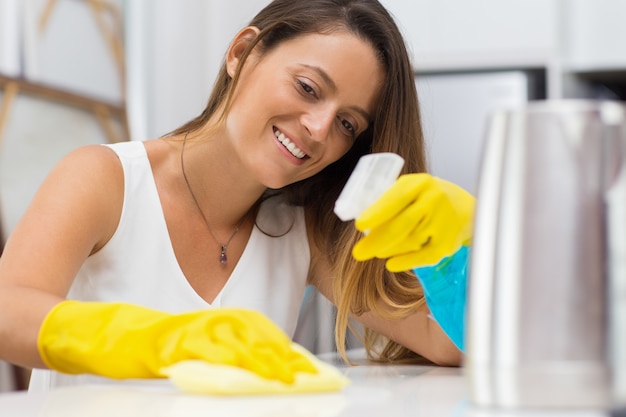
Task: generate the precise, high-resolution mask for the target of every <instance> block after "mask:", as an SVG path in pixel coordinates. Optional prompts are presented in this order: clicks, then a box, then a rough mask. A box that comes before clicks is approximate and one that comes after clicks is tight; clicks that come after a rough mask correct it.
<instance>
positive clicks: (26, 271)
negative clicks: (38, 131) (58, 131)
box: [0, 145, 124, 297]
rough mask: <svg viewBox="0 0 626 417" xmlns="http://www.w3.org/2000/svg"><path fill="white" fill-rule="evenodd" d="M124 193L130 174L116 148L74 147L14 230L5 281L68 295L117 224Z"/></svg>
mask: <svg viewBox="0 0 626 417" xmlns="http://www.w3.org/2000/svg"><path fill="white" fill-rule="evenodd" d="M123 199H124V174H123V170H122V167H121V163H120V161H119V159H118V158H117V156H116V155H115V153H114V152H113V151H112V150H111V149H109V148H108V147H105V146H101V145H94V146H86V147H81V148H78V149H76V150H74V151H72V152H70V153H69V154H68V155H66V156H65V157H64V158H62V159H61V161H59V163H57V165H56V166H55V167H54V168H53V169H52V171H51V172H50V173H49V175H48V176H47V177H46V179H45V180H44V181H43V183H42V184H41V186H40V187H39V189H38V190H37V192H36V193H35V195H34V197H33V198H32V200H31V203H30V205H29V206H28V208H27V209H26V211H25V212H24V213H23V215H22V217H21V219H20V221H19V222H18V223H17V225H16V227H15V228H14V229H13V230H12V231H11V234H10V236H9V239H8V240H7V243H6V246H5V251H4V253H3V256H2V262H0V281H1V282H2V283H5V284H7V285H8V284H12V285H19V286H23V287H30V288H37V289H39V290H43V291H46V292H49V293H53V294H56V295H57V296H60V297H64V296H65V295H66V294H67V291H68V290H69V288H70V285H71V283H72V281H73V279H74V277H75V275H76V273H77V272H78V270H79V268H80V266H81V265H82V263H83V262H84V261H85V259H86V258H87V257H88V256H89V255H90V254H93V253H94V252H96V251H98V250H99V248H101V247H102V246H103V245H104V244H105V243H106V242H107V241H108V240H109V239H110V237H111V236H112V235H113V233H114V232H115V230H116V229H117V225H118V223H119V219H120V215H121V211H122V206H123ZM33 253H35V254H37V256H35V257H33Z"/></svg>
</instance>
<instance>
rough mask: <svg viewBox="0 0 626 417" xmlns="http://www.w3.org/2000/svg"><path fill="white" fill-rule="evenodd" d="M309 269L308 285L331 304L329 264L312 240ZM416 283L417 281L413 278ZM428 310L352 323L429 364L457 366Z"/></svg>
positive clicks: (451, 347)
mask: <svg viewBox="0 0 626 417" xmlns="http://www.w3.org/2000/svg"><path fill="white" fill-rule="evenodd" d="M311 255H312V266H311V275H310V277H309V283H310V284H311V285H313V286H315V287H316V288H317V289H318V290H319V292H320V293H321V294H322V295H324V296H325V297H326V298H328V299H329V300H330V301H331V302H333V303H334V297H333V290H332V274H331V268H330V265H329V263H328V260H327V258H326V257H325V256H322V255H321V254H320V251H319V250H318V249H317V248H316V247H315V245H314V244H313V242H312V239H311ZM416 279H417V278H416ZM429 314H430V312H429V310H428V306H426V304H425V303H424V305H423V307H421V308H420V309H419V310H418V311H417V312H415V313H413V314H412V315H410V316H408V317H406V318H403V319H400V320H388V319H383V318H381V317H378V316H376V315H374V314H372V313H366V314H363V315H362V316H360V317H355V319H356V320H357V321H358V322H360V323H361V324H363V325H364V326H365V327H367V328H369V329H371V330H373V331H375V332H377V333H380V334H382V335H383V336H385V337H387V338H389V339H391V340H393V341H395V342H397V343H399V344H401V345H402V346H404V347H406V348H408V349H410V350H412V351H413V352H415V353H417V354H419V355H421V356H423V357H425V358H426V359H428V360H430V361H431V362H433V363H435V364H438V365H444V366H459V365H460V364H461V360H462V354H461V352H460V351H459V350H458V349H457V348H456V347H455V346H454V343H452V342H451V341H450V339H449V338H448V337H447V336H446V334H445V333H444V332H443V330H441V328H440V327H439V325H438V324H437V323H436V322H435V321H434V320H432V319H431V318H429V317H428V315H429Z"/></svg>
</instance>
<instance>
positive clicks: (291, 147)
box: [274, 128, 307, 159]
mask: <svg viewBox="0 0 626 417" xmlns="http://www.w3.org/2000/svg"><path fill="white" fill-rule="evenodd" d="M274 136H276V139H278V141H279V142H280V143H282V145H283V146H284V147H285V149H287V150H288V151H289V152H290V153H291V154H292V155H293V156H295V157H296V158H298V159H303V158H304V157H306V156H307V154H306V153H304V152H303V151H302V149H300V148H298V147H297V146H296V145H295V144H294V143H293V142H292V141H291V139H289V138H288V137H287V136H285V134H284V133H283V132H281V131H280V130H278V129H276V128H275V129H274Z"/></svg>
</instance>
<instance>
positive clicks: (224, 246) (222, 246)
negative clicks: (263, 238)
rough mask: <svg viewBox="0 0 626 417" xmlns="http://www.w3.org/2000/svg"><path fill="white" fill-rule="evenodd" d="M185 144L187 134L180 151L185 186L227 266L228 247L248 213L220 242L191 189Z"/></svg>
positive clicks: (222, 262) (221, 260)
mask: <svg viewBox="0 0 626 417" xmlns="http://www.w3.org/2000/svg"><path fill="white" fill-rule="evenodd" d="M185 143H187V134H185V137H184V139H183V145H182V147H181V149H180V170H181V171H182V173H183V178H184V180H185V184H187V189H188V190H189V194H191V198H193V202H194V203H195V205H196V207H197V208H198V211H199V212H200V215H201V216H202V220H204V224H206V227H207V229H209V232H210V233H211V236H212V237H213V239H214V240H215V242H216V243H217V244H218V245H219V246H220V263H221V264H222V265H226V262H228V256H226V249H228V245H229V244H230V242H231V241H232V240H233V238H234V237H235V235H236V234H237V232H238V231H239V228H240V227H241V225H242V224H243V222H244V220H246V217H248V213H246V214H245V215H244V216H243V217H242V218H241V220H240V221H239V223H238V224H237V226H236V227H235V230H234V231H233V233H232V234H231V235H230V237H229V238H228V240H227V241H226V243H222V242H220V240H219V239H218V238H217V236H215V233H213V229H211V226H210V225H209V222H208V220H207V219H206V216H205V215H204V212H203V211H202V208H200V204H199V203H198V199H197V198H196V195H195V194H194V193H193V190H192V189H191V185H190V184H189V180H188V179H187V174H186V173H185V159H184V158H183V155H184V153H185Z"/></svg>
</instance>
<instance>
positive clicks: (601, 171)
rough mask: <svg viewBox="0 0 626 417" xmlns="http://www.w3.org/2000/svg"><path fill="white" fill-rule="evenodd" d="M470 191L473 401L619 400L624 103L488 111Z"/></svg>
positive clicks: (625, 281) (554, 403)
mask: <svg viewBox="0 0 626 417" xmlns="http://www.w3.org/2000/svg"><path fill="white" fill-rule="evenodd" d="M477 197H478V199H477V200H478V203H477V210H476V217H475V230H474V241H473V245H472V258H471V265H470V276H469V284H468V310H467V333H466V334H467V340H466V357H465V370H466V375H467V377H468V380H469V386H470V400H471V402H472V403H473V404H474V405H478V406H492V407H606V406H608V405H609V403H610V402H611V398H614V399H615V398H620V397H621V395H622V394H620V393H619V392H618V383H619V380H620V378H623V377H626V375H625V374H624V369H623V368H622V369H621V371H619V372H618V368H617V366H618V365H619V364H620V363H621V365H620V366H622V367H623V366H624V355H626V346H625V345H624V340H622V339H623V338H624V337H626V327H624V325H625V323H624V316H623V315H624V312H622V311H621V310H623V309H624V308H626V292H625V291H624V289H623V287H624V286H625V285H626V107H624V105H623V104H620V103H618V102H599V101H585V100H557V101H549V100H547V101H537V102H531V103H529V104H528V105H527V106H525V107H523V108H518V109H512V110H503V111H499V112H496V113H494V114H493V115H492V117H491V119H490V121H489V124H488V129H487V136H486V143H485V148H484V150H483V160H482V164H481V173H480V179H479V187H478V196H477ZM620 309H621V310H620ZM619 375H624V376H623V377H620V376H619ZM621 383H622V384H623V382H621ZM619 389H622V388H619ZM612 390H613V393H612Z"/></svg>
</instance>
